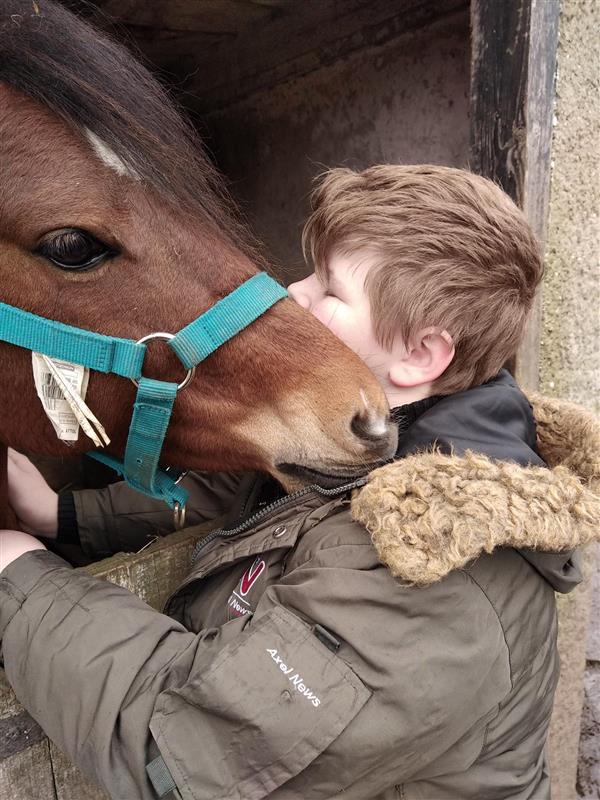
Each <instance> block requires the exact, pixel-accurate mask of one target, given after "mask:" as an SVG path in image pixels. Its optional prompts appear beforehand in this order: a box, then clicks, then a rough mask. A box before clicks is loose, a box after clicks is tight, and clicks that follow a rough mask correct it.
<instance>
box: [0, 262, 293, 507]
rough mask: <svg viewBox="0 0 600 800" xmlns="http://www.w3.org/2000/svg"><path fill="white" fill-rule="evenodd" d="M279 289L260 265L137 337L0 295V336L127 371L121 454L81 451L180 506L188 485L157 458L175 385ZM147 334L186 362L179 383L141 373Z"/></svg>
mask: <svg viewBox="0 0 600 800" xmlns="http://www.w3.org/2000/svg"><path fill="white" fill-rule="evenodd" d="M286 296H287V291H286V289H285V288H284V287H283V286H281V285H280V284H278V283H277V282H276V281H274V280H273V278H271V277H270V276H269V275H267V274H266V273H264V272H260V273H258V274H257V275H254V276H253V277H252V278H250V279H249V280H247V281H246V282H245V283H243V284H242V285H241V286H238V288H237V289H234V291H233V292H231V293H230V294H228V295H227V296H226V297H224V298H223V299H222V300H219V301H218V302H217V303H216V304H215V305H214V306H212V308H209V309H208V311H206V312H205V313H204V314H201V315H200V316H199V317H197V318H196V319H195V320H194V321H193V322H190V324H189V325H186V327H185V328H182V329H181V330H180V331H179V333H176V334H174V335H173V334H170V333H151V334H149V335H148V336H144V337H143V338H142V339H140V340H139V341H137V342H134V341H133V340H132V339H120V338H118V337H116V336H105V335H103V334H100V333H94V332H93V331H86V330H84V329H82V328H75V327H72V326H71V325H65V324H64V323H62V322H56V321H54V320H49V319H45V318H44V317H39V316H37V314H32V313H30V312H29V311H23V310H22V309H20V308H16V307H15V306H10V305H6V304H5V303H0V340H3V341H5V342H8V343H9V344H14V345H17V346H18V347H24V348H26V349H27V350H34V351H36V352H38V353H43V354H44V355H46V356H48V357H49V358H59V359H62V360H64V361H70V362H71V363H74V364H79V365H81V366H83V367H89V368H90V369H94V370H98V371H99V372H106V373H114V374H116V375H121V376H122V377H124V378H130V379H131V380H132V381H133V382H134V383H135V384H136V385H137V387H138V390H137V396H136V398H135V403H134V406H133V415H132V418H131V423H130V426H129V435H128V437H127V445H126V447H125V457H124V459H123V460H122V461H121V460H120V459H118V458H115V457H114V456H110V455H107V454H105V453H100V452H96V451H92V452H90V453H88V455H90V456H92V458H95V459H97V460H98V461H101V462H102V463H103V464H106V465H108V466H109V467H112V468H113V469H114V470H116V471H117V472H118V473H119V474H120V475H122V476H123V477H124V478H125V480H126V481H127V483H128V484H129V485H130V486H132V487H133V488H134V489H137V490H138V491H139V492H142V493H143V494H147V495H149V496H150V497H154V498H156V499H160V500H164V501H165V502H166V503H168V505H169V506H171V508H175V509H177V508H179V509H182V508H184V507H185V503H186V501H187V497H188V492H187V491H186V490H185V489H184V488H183V487H182V486H179V485H177V484H178V480H179V478H173V477H172V476H171V475H170V474H168V473H167V471H166V470H165V469H163V468H161V467H160V466H159V458H160V451H161V449H162V446H163V441H164V438H165V435H166V432H167V428H168V426H169V420H170V418H171V412H172V410H173V403H174V402H175V397H176V396H177V392H178V390H180V389H183V388H184V387H185V386H187V384H188V383H189V381H190V380H191V379H192V376H193V374H194V368H195V367H196V365H197V364H199V363H200V362H201V361H203V360H204V359H205V358H207V357H208V356H209V355H211V353H214V352H215V350H217V349H218V348H219V347H221V345H222V344H225V342H228V341H229V339H232V338H233V337H234V336H236V334H238V333H240V331H242V330H244V328H246V327H247V326H248V325H250V324H251V323H252V322H254V321H255V320H257V319H258V318H259V317H260V316H261V315H262V314H264V313H265V311H267V310H268V309H269V308H271V306H273V305H274V304H275V303H277V302H278V300H281V299H282V298H284V297H286ZM150 339H164V340H166V341H167V342H168V344H169V346H170V347H171V349H172V350H173V351H174V352H175V354H176V355H177V357H178V358H179V360H180V361H181V363H182V364H183V366H184V367H186V369H187V370H188V374H187V375H186V377H185V378H184V380H183V381H182V383H180V384H176V383H170V382H168V381H158V380H154V379H152V378H144V377H142V366H143V363H144V356H145V354H146V342H147V341H148V340H150Z"/></svg>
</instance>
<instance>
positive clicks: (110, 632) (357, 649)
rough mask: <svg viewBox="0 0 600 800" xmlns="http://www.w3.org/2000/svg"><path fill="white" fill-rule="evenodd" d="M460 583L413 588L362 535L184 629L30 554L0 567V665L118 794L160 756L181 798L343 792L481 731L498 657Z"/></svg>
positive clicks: (485, 620) (498, 690)
mask: <svg viewBox="0 0 600 800" xmlns="http://www.w3.org/2000/svg"><path fill="white" fill-rule="evenodd" d="M317 529H318V526H317ZM363 535H364V534H363ZM468 581H469V579H468V578H466V577H465V576H462V575H460V576H459V577H458V578H457V579H456V581H454V582H453V580H450V581H449V582H448V581H446V582H440V583H439V584H437V589H436V590H430V589H426V590H420V589H409V588H407V587H403V586H401V585H400V584H398V583H397V582H395V581H394V580H393V579H392V578H391V576H389V573H388V572H387V570H386V569H385V568H383V567H381V566H377V564H376V562H374V558H373V548H372V547H371V546H370V545H369V544H368V543H366V542H365V544H364V545H363V546H362V547H357V546H353V547H352V551H351V553H350V554H349V553H348V548H347V547H346V546H345V545H339V546H336V547H332V548H325V549H321V550H319V551H317V552H316V553H315V552H314V551H313V555H312V556H309V557H308V558H307V560H306V561H305V562H303V563H298V564H297V565H295V566H293V567H292V568H291V569H290V570H289V572H287V573H286V574H285V575H284V576H282V577H281V579H280V580H279V581H278V582H277V583H275V584H271V585H270V586H269V587H268V588H267V589H266V591H265V592H264V593H263V594H262V596H261V598H260V600H259V602H258V606H257V608H256V610H255V613H254V615H253V616H245V617H241V618H236V619H233V620H231V621H230V622H228V623H226V624H224V625H223V626H221V627H220V628H213V629H209V630H203V631H200V632H199V633H192V632H190V631H187V630H186V629H185V628H184V627H183V626H182V625H180V624H179V623H178V622H176V621H174V620H173V619H171V618H169V617H167V616H165V615H163V614H160V613H158V612H156V611H153V610H152V609H151V608H149V607H148V606H147V605H145V604H144V603H143V602H142V601H141V600H139V598H137V597H135V596H134V595H132V594H131V593H129V592H128V591H126V590H125V589H122V588H120V587H116V586H114V585H112V584H110V583H107V582H104V581H100V580H98V579H93V578H91V577H89V576H87V575H85V574H84V573H82V572H79V571H74V570H72V569H71V568H70V567H69V566H68V565H66V564H65V563H64V562H63V561H62V560H61V559H59V558H58V557H57V556H55V555H54V554H52V553H48V552H44V551H42V552H35V553H28V554H25V555H24V556H22V557H21V558H19V559H17V560H16V561H15V562H13V563H12V564H11V565H9V567H8V568H7V569H6V570H5V571H4V572H3V573H2V575H1V576H0V634H2V635H3V653H4V660H5V668H6V672H7V677H8V679H9V681H10V682H11V684H12V685H13V687H14V689H15V692H16V694H17V697H19V699H20V700H21V702H22V703H23V704H24V706H25V707H26V708H27V709H28V711H29V712H30V713H31V714H32V716H34V717H35V719H36V720H37V721H38V722H39V723H40V725H41V726H42V727H43V728H44V730H45V731H46V732H47V733H48V735H49V736H50V738H51V739H53V740H54V741H55V742H56V743H57V745H58V746H59V747H60V748H61V749H62V750H63V751H64V752H66V753H67V754H68V755H69V756H70V757H71V759H72V760H73V761H74V762H75V763H76V764H77V765H78V766H79V767H80V768H82V769H83V770H84V771H85V772H87V773H88V774H89V775H90V776H91V777H92V778H93V779H94V780H96V781H97V782H98V783H99V784H100V785H102V786H103V787H104V788H105V789H106V790H107V791H108V792H109V793H110V795H111V796H112V797H115V798H128V800H135V799H136V798H144V799H145V798H155V797H156V795H155V794H154V792H153V789H152V787H151V785H150V783H149V782H148V779H147V777H146V770H145V767H146V765H147V763H148V762H149V761H150V760H152V759H153V757H154V756H156V754H157V752H160V757H161V758H163V759H164V762H165V763H166V765H167V767H168V769H169V771H170V773H171V775H172V777H173V779H174V781H175V783H176V785H177V787H178V789H179V792H180V793H181V796H182V798H183V800H192V799H193V798H194V799H195V798H199V797H202V798H206V799H207V800H217V799H218V798H221V799H222V798H232V799H237V800H242V798H243V800H260V798H264V797H269V796H270V795H271V793H272V792H273V791H275V789H277V788H278V787H280V786H282V785H283V784H284V783H287V782H288V781H290V784H289V785H288V786H289V787H291V786H292V785H294V786H297V787H298V788H297V793H296V794H293V792H292V789H291V788H290V789H289V791H290V792H292V793H291V794H289V795H287V796H290V797H296V796H298V797H301V796H303V791H302V789H301V787H302V786H304V787H307V786H310V789H311V791H310V795H311V797H313V798H315V800H318V799H319V798H328V797H331V796H335V795H337V794H338V793H340V792H342V791H345V790H346V789H347V788H348V787H352V788H348V792H347V795H345V796H348V798H350V799H351V800H353V799H355V798H361V797H365V796H367V787H368V790H369V791H368V796H371V794H372V795H375V794H377V790H379V789H381V790H383V789H384V788H386V786H387V787H389V785H390V784H391V783H394V782H395V783H398V784H400V783H402V782H403V781H405V780H408V779H409V778H410V777H411V776H414V775H415V774H421V775H423V774H426V772H427V770H428V769H430V768H432V765H434V764H435V762H436V759H438V758H439V757H440V755H441V754H442V753H444V752H445V751H446V750H447V749H448V748H449V747H450V746H451V745H452V744H453V743H454V742H456V741H458V740H459V739H461V738H462V737H463V736H464V735H465V734H466V733H468V732H469V731H470V730H474V729H475V730H476V731H477V736H479V735H480V736H481V741H483V736H484V730H485V729H484V726H482V720H483V721H484V722H485V720H486V718H487V719H489V714H490V713H493V711H494V709H495V708H497V704H498V703H499V702H500V700H501V698H502V697H504V696H505V695H506V693H507V692H508V691H509V689H510V680H509V677H508V667H507V664H508V658H507V653H506V645H505V643H504V640H503V637H502V631H501V629H500V626H499V624H498V620H497V618H496V616H495V614H494V612H493V610H491V609H490V607H489V604H488V605H486V603H485V602H484V603H481V602H480V597H479V595H478V596H477V598H476V599H477V602H476V603H474V602H473V598H474V597H475V593H476V592H477V591H478V590H477V587H474V586H471V585H470V584H469V582H468ZM465 592H466V594H465ZM471 593H473V594H471ZM465 597H466V599H465ZM415 598H417V599H415ZM315 626H317V627H315ZM486 715H488V717H486ZM157 746H158V750H157V749H156V747H157ZM382 765H383V767H382ZM433 771H434V772H435V770H434V769H433ZM294 781H296V782H297V783H294ZM365 781H366V783H365Z"/></svg>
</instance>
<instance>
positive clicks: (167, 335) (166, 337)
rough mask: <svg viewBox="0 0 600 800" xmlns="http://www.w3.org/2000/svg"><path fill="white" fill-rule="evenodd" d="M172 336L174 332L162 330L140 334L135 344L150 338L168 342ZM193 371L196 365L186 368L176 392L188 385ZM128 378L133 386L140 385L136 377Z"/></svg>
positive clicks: (142, 342) (147, 340)
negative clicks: (144, 334)
mask: <svg viewBox="0 0 600 800" xmlns="http://www.w3.org/2000/svg"><path fill="white" fill-rule="evenodd" d="M174 338H175V334H174V333H164V332H160V333H149V334H148V335H147V336H142V338H141V339H138V340H137V342H136V344H144V343H145V342H149V341H150V339H162V341H163V342H170V341H171V339H174ZM195 371H196V367H192V368H191V369H188V371H187V374H186V376H185V378H184V379H183V380H182V381H181V383H179V384H177V391H178V392H179V391H181V390H182V389H185V387H186V386H187V385H188V383H189V382H190V381H191V380H192V378H193V377H194V372H195ZM129 380H130V381H131V382H132V383H133V385H134V386H139V385H140V382H139V381H138V380H137V378H130V379H129Z"/></svg>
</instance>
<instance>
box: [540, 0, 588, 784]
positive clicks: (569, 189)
mask: <svg viewBox="0 0 600 800" xmlns="http://www.w3.org/2000/svg"><path fill="white" fill-rule="evenodd" d="M598 30H600V5H599V4H598V3H597V2H595V0H562V4H561V17H560V39H559V49H558V74H557V86H556V108H555V119H554V135H553V141H552V177H551V188H550V214H549V219H548V237H547V251H546V276H545V279H544V285H543V290H542V292H543V293H542V331H541V337H540V386H541V390H542V391H543V392H545V393H547V394H551V395H556V396H559V397H563V398H565V399H568V400H573V401H575V402H577V403H581V404H582V405H584V406H586V407H588V408H590V409H591V410H595V411H596V412H598V411H599V410H600V347H599V345H600V263H599V253H600V220H599V214H600V162H599V151H598V144H599V142H600V112H599V109H600V92H599V87H598V82H599V76H600V65H599V60H600V59H599V51H598ZM587 558H588V569H589V570H590V571H592V569H593V565H594V561H595V557H594V554H593V553H592V552H591V551H590V553H589V554H588V557H587ZM595 569H596V578H595V584H594V585H595V589H594V608H595V611H594V613H593V614H592V616H591V618H590V632H589V636H588V641H589V649H588V667H587V672H586V676H585V684H584V685H585V700H586V706H585V710H584V715H583V732H582V739H581V745H580V752H581V758H580V773H579V782H578V788H579V790H580V796H581V797H585V798H586V800H587V799H588V798H589V800H591V798H592V797H593V798H597V797H598V780H599V779H600V775H599V773H600V711H599V707H600V627H599V626H600V576H599V574H598V571H597V570H598V566H597V565H596V568H595ZM560 604H561V608H560V613H561V638H562V642H561V652H562V658H563V669H562V677H561V684H560V686H559V692H558V696H557V703H556V705H557V709H559V710H558V711H557V714H556V715H555V719H554V721H553V731H552V738H551V756H552V758H553V760H554V761H555V762H557V761H560V762H561V764H566V765H567V766H566V768H565V769H564V771H561V774H560V776H557V777H558V781H559V782H558V783H557V784H556V785H555V786H554V795H555V796H556V797H558V798H560V800H570V799H571V798H573V797H574V796H575V789H574V786H575V770H576V754H577V746H576V743H577V732H578V730H579V727H580V722H581V707H582V700H583V699H584V685H582V681H581V677H580V676H581V672H582V670H583V668H584V665H585V658H586V655H585V653H586V649H585V640H586V626H587V620H588V617H589V606H590V591H589V584H587V585H584V586H582V587H580V588H579V589H577V590H576V592H575V593H574V594H573V595H570V596H568V597H566V598H564V599H562V600H561V601H560ZM594 775H595V777H594ZM594 784H595V785H594Z"/></svg>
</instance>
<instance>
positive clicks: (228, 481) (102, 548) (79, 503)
mask: <svg viewBox="0 0 600 800" xmlns="http://www.w3.org/2000/svg"><path fill="white" fill-rule="evenodd" d="M246 478H247V476H246ZM242 479H243V478H242V476H240V475H231V474H227V473H213V474H210V473H194V472H190V473H189V474H188V475H186V477H185V478H184V480H183V485H184V486H185V488H186V489H187V490H188V491H189V493H190V499H189V501H188V504H187V508H186V525H198V524H200V523H202V522H208V521H210V520H212V519H217V518H218V517H222V516H224V515H226V514H227V513H228V512H229V511H231V509H232V506H233V505H234V500H235V495H236V493H237V491H238V489H239V486H240V482H241V480H242ZM73 501H74V504H75V513H76V516H77V528H78V531H79V539H80V542H81V547H82V548H83V551H84V552H85V553H86V555H88V556H90V557H91V558H95V559H97V558H106V557H107V556H110V555H113V554H114V553H119V552H125V553H133V552H137V551H138V550H140V549H141V548H142V547H143V546H144V545H145V544H148V542H149V541H150V540H151V539H152V538H153V537H154V536H156V535H164V534H166V533H172V532H173V530H174V522H173V512H172V511H171V509H170V508H169V507H168V506H167V505H166V504H165V503H163V502H161V501H160V500H154V499H152V498H150V497H147V496H146V495H143V494H141V493H140V492H136V491H135V489H132V488H131V487H130V486H128V485H127V484H126V483H125V482H123V481H122V482H119V483H113V484H110V485H109V486H107V487H106V488H104V489H83V490H81V491H76V492H73Z"/></svg>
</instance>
